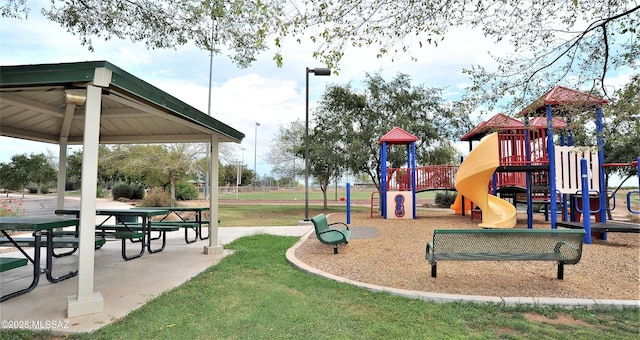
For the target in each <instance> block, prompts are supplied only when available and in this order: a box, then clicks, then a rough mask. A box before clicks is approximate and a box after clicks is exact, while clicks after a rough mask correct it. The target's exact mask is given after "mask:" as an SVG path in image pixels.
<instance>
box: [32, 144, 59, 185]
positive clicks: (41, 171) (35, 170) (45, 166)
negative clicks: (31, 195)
mask: <svg viewBox="0 0 640 340" xmlns="http://www.w3.org/2000/svg"><path fill="white" fill-rule="evenodd" d="M28 174H29V175H28V179H29V181H30V182H32V183H35V185H36V187H37V188H38V193H39V194H40V193H42V187H43V185H45V184H50V183H51V182H53V181H55V180H56V176H57V172H56V169H54V168H53V166H52V165H51V163H49V159H48V158H47V157H46V156H45V154H43V153H40V154H31V156H30V157H29V159H28Z"/></svg>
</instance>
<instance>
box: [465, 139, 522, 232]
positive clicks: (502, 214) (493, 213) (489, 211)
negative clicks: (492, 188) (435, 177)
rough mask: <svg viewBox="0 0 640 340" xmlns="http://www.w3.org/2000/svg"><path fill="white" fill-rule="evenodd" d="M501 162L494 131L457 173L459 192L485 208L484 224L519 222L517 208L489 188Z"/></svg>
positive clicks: (498, 225)
mask: <svg viewBox="0 0 640 340" xmlns="http://www.w3.org/2000/svg"><path fill="white" fill-rule="evenodd" d="M498 165H499V160H498V134H497V133H492V134H490V135H488V136H485V137H484V138H482V139H481V140H480V144H478V145H477V146H476V147H475V148H474V149H473V150H471V152H470V153H469V155H468V156H467V158H466V159H465V160H464V162H462V164H461V165H460V168H458V172H457V173H456V190H458V196H460V195H462V196H464V197H465V198H468V199H469V200H471V201H473V203H475V204H476V205H477V206H478V207H479V208H480V210H482V223H480V224H478V226H479V227H481V228H513V227H514V226H515V225H516V208H515V207H514V206H513V205H512V204H511V203H509V202H507V201H505V200H503V199H501V198H498V197H496V196H493V195H490V194H489V192H488V184H489V181H491V177H492V176H493V173H494V172H495V171H496V168H497V167H498ZM458 198H459V197H458Z"/></svg>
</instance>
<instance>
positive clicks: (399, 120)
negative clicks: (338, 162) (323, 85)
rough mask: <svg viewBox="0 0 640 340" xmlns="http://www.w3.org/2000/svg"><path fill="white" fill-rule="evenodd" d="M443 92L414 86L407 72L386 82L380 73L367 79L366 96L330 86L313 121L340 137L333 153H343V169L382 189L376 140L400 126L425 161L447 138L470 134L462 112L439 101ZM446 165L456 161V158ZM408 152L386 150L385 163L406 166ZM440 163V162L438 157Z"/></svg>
mask: <svg viewBox="0 0 640 340" xmlns="http://www.w3.org/2000/svg"><path fill="white" fill-rule="evenodd" d="M440 94H441V89H437V88H425V87H423V86H413V85H412V84H411V79H410V77H409V76H408V75H406V74H398V75H397V76H396V77H395V78H394V79H392V80H391V81H389V82H387V81H385V80H384V79H382V77H381V76H380V75H379V74H375V75H369V74H367V79H366V81H365V90H364V93H356V92H355V91H354V90H353V89H352V88H351V86H350V85H345V86H340V85H331V86H328V87H327V89H326V90H325V93H324V94H323V97H322V99H321V101H320V105H319V107H318V109H317V110H316V112H315V114H316V119H315V122H316V124H317V126H318V127H319V128H321V129H323V130H324V131H327V132H330V133H332V134H335V135H336V136H341V141H342V142H341V143H340V145H337V146H336V152H338V153H340V154H344V155H347V157H346V159H345V163H344V164H345V167H346V168H347V169H349V170H350V171H351V172H352V173H354V174H356V175H357V174H360V173H367V174H368V175H369V177H370V178H371V180H372V182H373V183H374V184H375V185H376V187H377V188H379V187H380V181H379V179H380V151H379V147H378V141H379V140H380V138H381V137H382V136H383V135H385V134H386V133H387V132H389V131H390V130H391V129H392V128H393V127H395V126H398V127H401V128H402V129H404V130H406V131H407V132H409V133H411V134H413V135H415V136H416V137H418V139H419V140H418V142H416V159H417V161H418V163H419V164H425V165H426V163H424V162H425V161H426V160H427V159H429V157H434V156H430V155H432V154H433V152H434V151H435V150H439V151H438V154H439V155H440V156H442V154H443V153H442V152H441V151H440V150H441V148H444V149H447V148H449V147H450V142H449V141H450V140H456V139H458V138H459V137H460V136H461V135H462V133H463V132H465V131H468V130H469V129H470V127H471V123H470V121H469V119H468V117H467V115H466V113H465V112H459V111H457V110H456V109H455V108H454V107H453V106H451V105H449V104H448V103H445V102H444V101H443V100H442V98H441V97H440ZM451 156H452V159H449V160H448V162H447V163H453V162H455V161H456V159H455V157H453V156H454V154H451ZM406 157H407V156H406V148H405V147H397V148H393V147H390V148H389V151H388V152H387V160H388V161H389V162H390V163H391V166H392V167H401V166H404V165H405V164H406ZM438 160H440V161H444V159H442V157H440V158H439V159H438Z"/></svg>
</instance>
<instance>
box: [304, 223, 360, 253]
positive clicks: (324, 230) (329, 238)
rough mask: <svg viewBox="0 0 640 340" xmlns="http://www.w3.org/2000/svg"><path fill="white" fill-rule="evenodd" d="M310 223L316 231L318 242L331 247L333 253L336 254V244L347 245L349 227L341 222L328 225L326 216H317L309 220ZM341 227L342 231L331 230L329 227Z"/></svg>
mask: <svg viewBox="0 0 640 340" xmlns="http://www.w3.org/2000/svg"><path fill="white" fill-rule="evenodd" d="M311 222H312V223H313V227H314V229H315V231H316V236H317V237H318V240H320V242H322V243H324V244H329V245H333V253H334V254H337V253H338V244H341V243H344V244H347V243H349V238H350V237H351V231H350V230H349V226H348V225H346V224H345V223H342V222H335V223H331V224H329V223H328V222H327V216H325V215H324V214H318V215H316V216H314V217H313V218H311ZM334 225H341V226H343V227H344V229H342V230H339V229H332V228H330V227H331V226H334Z"/></svg>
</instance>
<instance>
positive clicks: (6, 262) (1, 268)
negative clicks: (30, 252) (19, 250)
mask: <svg viewBox="0 0 640 340" xmlns="http://www.w3.org/2000/svg"><path fill="white" fill-rule="evenodd" d="M28 263H29V261H27V259H26V258H24V257H0V273H1V272H6V271H7V270H11V269H16V268H20V267H24V266H26V265H27V264H28Z"/></svg>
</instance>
